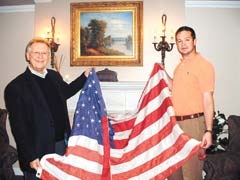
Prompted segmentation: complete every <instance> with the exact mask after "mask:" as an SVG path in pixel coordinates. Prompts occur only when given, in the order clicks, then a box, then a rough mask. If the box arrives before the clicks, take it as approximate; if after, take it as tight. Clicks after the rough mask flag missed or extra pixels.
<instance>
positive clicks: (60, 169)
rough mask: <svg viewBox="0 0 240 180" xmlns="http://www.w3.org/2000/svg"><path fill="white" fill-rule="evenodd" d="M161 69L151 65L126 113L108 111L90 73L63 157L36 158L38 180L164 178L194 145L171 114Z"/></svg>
mask: <svg viewBox="0 0 240 180" xmlns="http://www.w3.org/2000/svg"><path fill="white" fill-rule="evenodd" d="M166 82H167V79H166V74H165V72H164V70H163V69H162V68H161V66H160V65H159V64H157V63H156V64H155V65H154V68H153V70H152V73H151V75H150V77H149V79H148V81H147V84H146V86H145V88H144V90H143V92H142V95H141V97H140V99H139V102H138V106H137V108H136V111H135V112H134V113H131V114H123V115H118V116H108V117H107V112H106V107H105V104H104V100H103V97H102V94H101V89H100V85H99V81H98V78H97V76H96V73H95V72H94V71H93V72H92V73H91V74H90V75H89V77H88V80H87V82H86V83H85V86H84V88H83V89H82V91H81V94H80V97H79V100H78V103H77V107H76V110H75V115H74V123H73V129H72V134H71V136H70V138H69V142H68V147H67V151H66V153H65V155H64V156H59V155H57V154H48V155H45V156H44V157H43V158H42V159H41V165H42V169H39V171H38V172H37V176H38V177H40V178H41V179H43V180H49V179H51V180H55V179H56V180H57V179H59V180H80V179H81V180H142V179H143V180H148V179H149V180H150V179H151V180H164V179H166V178H167V177H168V176H169V175H170V174H172V173H173V172H174V171H175V170H176V169H178V168H179V167H181V166H182V165H183V164H184V163H185V162H186V161H187V160H188V159H190V158H191V157H192V156H193V155H195V154H196V153H197V152H199V150H200V142H199V141H197V140H195V139H193V138H191V137H190V136H188V135H187V134H185V133H184V132H183V131H182V130H181V128H180V127H179V125H178V124H177V123H176V120H175V117H174V110H173V107H172V103H171V98H170V92H169V89H168V87H167V84H166Z"/></svg>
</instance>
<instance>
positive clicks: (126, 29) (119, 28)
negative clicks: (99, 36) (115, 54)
mask: <svg viewBox="0 0 240 180" xmlns="http://www.w3.org/2000/svg"><path fill="white" fill-rule="evenodd" d="M132 16H133V15H132V12H81V14H80V25H81V27H87V26H88V23H89V22H90V21H91V19H97V20H103V21H105V22H106V23H107V29H106V33H105V37H106V36H108V35H111V36H112V37H113V38H114V37H123V38H125V37H126V36H128V35H131V36H132V30H133V20H132V19H133V17H132Z"/></svg>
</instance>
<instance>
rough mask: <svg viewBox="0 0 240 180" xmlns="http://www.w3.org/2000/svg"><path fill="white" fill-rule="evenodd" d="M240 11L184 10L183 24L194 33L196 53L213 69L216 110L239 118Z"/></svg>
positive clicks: (218, 9)
mask: <svg viewBox="0 0 240 180" xmlns="http://www.w3.org/2000/svg"><path fill="white" fill-rule="evenodd" d="M239 19H240V7H239V6H238V8H226V9H224V8H186V23H187V24H189V25H190V26H193V27H194V28H195V30H196V32H197V39H198V49H199V51H200V52H201V53H202V54H203V55H204V56H206V57H207V58H208V59H210V60H211V62H212V63H213V64H214V66H215V71H216V88H215V89H216V91H215V105H216V106H215V108H216V110H220V111H221V112H223V113H225V114H226V115H227V116H228V115H231V114H236V115H240V110H239V107H240V93H239V91H240V86H239V82H240V73H239V67H240V53H239V52H240V46H239V42H240V36H239V34H240V22H239Z"/></svg>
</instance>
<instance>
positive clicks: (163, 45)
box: [153, 14, 174, 67]
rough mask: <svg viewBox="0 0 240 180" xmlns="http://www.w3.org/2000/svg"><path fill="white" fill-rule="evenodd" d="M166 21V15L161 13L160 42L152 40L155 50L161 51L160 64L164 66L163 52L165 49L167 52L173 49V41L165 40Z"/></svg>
mask: <svg viewBox="0 0 240 180" xmlns="http://www.w3.org/2000/svg"><path fill="white" fill-rule="evenodd" d="M166 23H167V15H166V14H163V15H162V25H163V30H162V32H163V35H162V36H160V37H161V41H160V42H158V43H157V42H153V45H154V48H155V50H156V51H161V56H162V62H161V63H162V65H163V67H164V65H165V63H164V61H165V53H166V51H167V52H170V51H171V50H172V49H173V45H174V43H173V42H171V43H168V42H167V41H166V35H165V32H166ZM155 39H156V37H154V41H155ZM171 39H172V41H173V36H172V37H171Z"/></svg>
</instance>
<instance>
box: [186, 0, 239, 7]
mask: <svg viewBox="0 0 240 180" xmlns="http://www.w3.org/2000/svg"><path fill="white" fill-rule="evenodd" d="M185 7H190V8H192V7H199V8H240V1H185Z"/></svg>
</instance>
